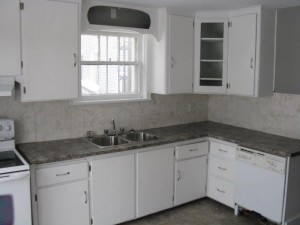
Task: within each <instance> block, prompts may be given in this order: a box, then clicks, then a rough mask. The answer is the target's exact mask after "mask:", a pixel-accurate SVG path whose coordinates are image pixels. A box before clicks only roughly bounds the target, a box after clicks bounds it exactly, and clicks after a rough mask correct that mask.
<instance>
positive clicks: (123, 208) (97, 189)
mask: <svg viewBox="0 0 300 225" xmlns="http://www.w3.org/2000/svg"><path fill="white" fill-rule="evenodd" d="M91 199H92V201H91V217H92V219H93V223H94V224H97V225H101V224H103V225H108V224H117V223H121V222H124V221H128V220H132V219H134V218H135V156H134V154H129V155H123V156H114V157H110V158H103V159H95V160H92V161H91Z"/></svg>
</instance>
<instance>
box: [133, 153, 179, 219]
mask: <svg viewBox="0 0 300 225" xmlns="http://www.w3.org/2000/svg"><path fill="white" fill-rule="evenodd" d="M173 182H174V148H166V149H159V150H153V151H147V152H141V153H137V216H138V217H142V216H145V215H149V214H152V213H155V212H158V211H162V210H164V209H167V208H171V207H172V206H173Z"/></svg>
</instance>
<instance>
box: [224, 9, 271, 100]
mask: <svg viewBox="0 0 300 225" xmlns="http://www.w3.org/2000/svg"><path fill="white" fill-rule="evenodd" d="M228 47H229V49H228V53H229V54H228V89H227V92H228V94H236V95H244V96H254V97H258V96H270V95H272V93H273V79H274V52H275V50H274V49H275V11H273V10H268V9H263V8H262V7H261V6H259V7H253V8H249V9H245V10H240V11H235V12H232V13H231V17H230V27H229V46H228Z"/></svg>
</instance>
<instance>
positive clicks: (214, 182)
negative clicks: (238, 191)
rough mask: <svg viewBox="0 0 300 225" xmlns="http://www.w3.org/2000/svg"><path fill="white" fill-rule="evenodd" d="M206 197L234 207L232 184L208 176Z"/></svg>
mask: <svg viewBox="0 0 300 225" xmlns="http://www.w3.org/2000/svg"><path fill="white" fill-rule="evenodd" d="M207 196H208V197H210V198H212V199H214V200H216V201H218V202H221V203H223V204H225V205H228V206H229V207H232V208H233V207H234V184H233V183H230V182H227V181H224V180H222V179H219V178H216V177H214V176H208V183H207Z"/></svg>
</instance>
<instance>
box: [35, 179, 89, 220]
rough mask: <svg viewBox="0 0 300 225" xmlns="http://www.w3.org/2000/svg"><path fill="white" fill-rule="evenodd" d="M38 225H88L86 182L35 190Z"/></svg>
mask: <svg viewBox="0 0 300 225" xmlns="http://www.w3.org/2000/svg"><path fill="white" fill-rule="evenodd" d="M37 199H38V221H39V225H67V224H70V225H71V224H72V225H88V224H90V215H89V201H88V181H87V180H84V181H77V182H72V183H68V184H60V185H56V186H51V187H46V188H41V189H38V190H37Z"/></svg>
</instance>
